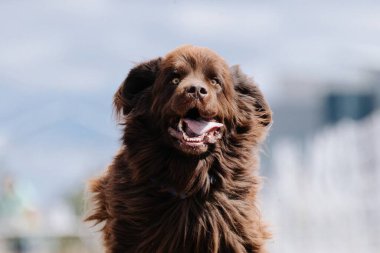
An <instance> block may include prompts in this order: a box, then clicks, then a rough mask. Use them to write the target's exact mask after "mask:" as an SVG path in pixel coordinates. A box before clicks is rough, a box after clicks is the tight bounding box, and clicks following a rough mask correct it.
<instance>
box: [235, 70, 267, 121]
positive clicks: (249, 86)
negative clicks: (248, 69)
mask: <svg viewBox="0 0 380 253" xmlns="http://www.w3.org/2000/svg"><path fill="white" fill-rule="evenodd" d="M230 71H231V74H232V78H233V82H234V89H235V91H236V92H237V94H238V96H239V102H240V105H239V107H240V108H239V109H241V110H244V111H246V112H248V113H249V112H252V113H253V114H254V116H255V118H256V119H257V122H258V124H259V125H260V126H262V127H264V128H268V127H269V126H270V125H271V124H272V111H271V109H270V107H269V105H268V103H267V102H266V100H265V99H264V96H263V94H262V93H261V91H260V89H259V88H258V87H257V85H256V84H255V82H254V81H253V80H252V79H251V78H249V77H248V76H247V75H246V74H244V73H243V72H242V71H241V69H240V67H239V66H238V65H234V66H232V67H231V68H230ZM252 109H253V110H252Z"/></svg>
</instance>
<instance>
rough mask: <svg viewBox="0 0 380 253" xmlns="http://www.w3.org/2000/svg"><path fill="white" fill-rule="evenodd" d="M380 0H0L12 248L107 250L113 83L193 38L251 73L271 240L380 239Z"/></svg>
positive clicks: (63, 252) (3, 203) (370, 246)
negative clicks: (98, 189) (95, 187)
mask: <svg viewBox="0 0 380 253" xmlns="http://www.w3.org/2000/svg"><path fill="white" fill-rule="evenodd" d="M379 13H380V2H379V1H370V0H361V1H354V0H345V1H343V0H342V1H341V0H320V1H294V0H288V1H281V0H278V1H276V0H267V1H248V0H247V1H217V0H204V1H200V0H199V1H185V0H176V1H174V0H171V1H168V0H166V1H121V0H110V1H105V0H91V1H90V0H66V1H47V0H41V1H39V0H33V1H31V0H28V1H26V0H19V1H10V0H1V1H0V252H1V253H45V252H49V253H79V252H80V253H86V252H91V253H97V252H103V251H102V249H101V243H100V241H99V233H96V229H92V228H91V227H90V225H89V224H84V223H83V221H82V220H83V216H84V211H85V205H86V199H87V197H86V193H85V188H86V182H87V181H88V179H89V178H91V177H94V176H96V175H100V174H101V172H102V171H103V170H104V168H105V167H106V166H107V164H108V163H109V162H110V161H111V159H112V157H113V155H114V154H115V152H116V151H117V149H118V146H119V136H120V128H119V127H118V126H117V125H116V122H115V120H114V118H113V115H112V96H113V93H114V92H115V90H116V89H117V87H118V85H119V84H120V83H121V82H122V80H123V79H124V78H125V76H126V75H127V73H128V70H129V69H130V68H131V67H132V66H133V65H134V64H135V63H138V62H141V61H144V60H149V59H151V58H154V57H157V56H162V55H164V54H165V53H167V52H168V51H170V50H171V49H173V48H175V47H177V46H179V45H181V44H195V45H201V46H206V47H209V48H212V49H213V50H215V51H216V52H218V53H219V54H220V55H222V56H223V57H224V58H225V59H226V60H227V61H228V62H229V63H230V64H231V65H232V64H240V65H241V67H242V69H243V70H244V71H245V72H246V73H247V74H249V75H250V76H253V77H254V79H255V80H256V82H257V83H258V84H259V85H260V87H261V89H262V91H263V92H264V93H265V95H266V97H267V99H268V101H269V102H270V104H271V106H272V109H273V111H274V125H273V127H272V129H271V133H270V136H269V138H268V140H267V141H266V144H265V146H264V147H263V152H262V154H261V157H262V158H261V160H262V167H261V174H262V175H263V176H264V185H263V190H262V193H261V196H260V198H261V203H262V204H261V206H262V209H263V210H262V211H263V214H264V217H265V219H266V220H268V221H269V222H270V223H271V230H272V231H273V234H274V236H273V239H272V240H270V241H269V243H268V247H269V249H270V252H273V253H280V252H281V253H298V252H299V253H301V252H302V253H320V252H324V253H330V252H331V253H340V252H342V253H343V252H344V253H350V252H352V253H354V252H355V253H356V252H363V253H375V252H379V248H380V111H379V106H380V15H379Z"/></svg>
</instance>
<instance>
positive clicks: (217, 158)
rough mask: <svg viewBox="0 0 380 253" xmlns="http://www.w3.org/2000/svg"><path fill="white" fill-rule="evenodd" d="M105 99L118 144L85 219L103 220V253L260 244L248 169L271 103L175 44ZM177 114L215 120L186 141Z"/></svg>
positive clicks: (215, 60) (202, 51)
mask: <svg viewBox="0 0 380 253" xmlns="http://www.w3.org/2000/svg"><path fill="white" fill-rule="evenodd" d="M114 103H115V108H116V111H117V113H118V114H119V118H120V121H121V124H123V125H124V126H125V128H124V135H123V137H122V141H123V144H122V147H121V149H120V151H119V153H118V154H117V155H116V157H115V159H114V161H113V163H112V164H111V165H110V166H109V168H108V170H107V171H106V173H105V174H104V175H103V176H102V177H101V178H98V179H96V180H94V181H93V182H92V184H91V190H92V191H93V192H94V193H95V203H96V208H95V209H94V210H93V214H92V215H91V216H89V217H88V219H87V220H94V221H96V222H97V223H101V222H103V224H104V227H103V229H102V230H103V234H104V241H105V248H106V252H107V253H132V252H138V253H152V252H160V253H173V252H178V253H187V252H188V253H190V252H191V253H194V252H199V253H205V252H213V253H230V252H231V253H233V252H239V253H240V252H241V253H243V252H251V253H257V252H260V253H262V252H264V246H263V245H264V241H265V240H266V239H267V238H268V237H269V234H268V232H267V231H266V228H265V225H264V224H263V222H262V220H261V216H260V213H259V211H258V208H257V207H256V205H255V201H256V194H257V191H258V188H259V183H260V180H259V177H258V176H257V173H256V170H257V166H258V162H257V161H258V154H257V153H258V149H259V144H260V143H261V142H262V140H263V139H264V137H265V135H266V132H267V128H268V126H269V125H270V123H271V111H270V108H269V106H268V104H267V103H266V101H265V100H264V98H263V95H262V94H261V92H260V90H259V89H258V87H257V86H256V85H255V83H254V82H253V81H252V80H251V79H249V78H248V77H247V76H246V75H245V74H243V73H242V72H241V71H240V69H239V67H238V66H234V67H231V68H229V67H228V66H227V64H226V63H225V62H224V60H223V59H222V58H221V57H219V56H218V55H216V54H215V53H214V52H212V51H211V50H209V49H206V48H201V47H195V46H183V47H180V48H177V49H175V50H174V51H172V52H170V53H169V54H168V55H166V56H165V57H163V58H158V59H154V60H151V61H148V62H144V63H142V64H139V65H137V66H136V67H134V68H133V69H132V70H131V71H130V72H129V75H128V77H127V78H126V80H125V81H124V82H123V83H122V85H121V86H120V88H119V90H118V91H117V92H116V94H115V99H114ZM185 118H191V119H193V120H201V119H202V120H205V121H210V122H214V123H215V122H219V123H223V127H216V128H214V129H213V130H210V132H208V133H207V134H209V136H208V137H204V139H203V140H202V141H200V142H197V143H198V144H192V142H186V141H185V140H184V139H183V138H184V137H182V132H180V131H179V130H178V129H179V127H178V124H179V122H181V119H185ZM197 122H202V121H197ZM202 124H203V123H202ZM204 124H205V123H204ZM208 124H209V123H208ZM170 128H172V130H170V131H168V129H170ZM188 128H189V126H187V129H188ZM193 128H194V127H193ZM215 129H216V130H215ZM186 131H187V132H188V131H189V130H186ZM178 133H180V134H179V135H178ZM183 136H185V135H183Z"/></svg>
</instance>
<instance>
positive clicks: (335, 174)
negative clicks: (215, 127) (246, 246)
mask: <svg viewBox="0 0 380 253" xmlns="http://www.w3.org/2000/svg"><path fill="white" fill-rule="evenodd" d="M270 159H272V160H273V162H274V165H273V166H272V168H271V169H272V170H273V174H272V176H270V177H268V178H267V179H265V186H264V191H263V197H262V201H263V206H264V208H263V209H264V211H263V212H264V215H265V217H266V219H267V220H269V221H270V223H271V228H272V231H273V233H274V236H273V240H272V241H271V242H270V243H269V248H270V249H271V250H270V252H272V253H301V252H302V253H351V252H352V253H358V252H361V253H378V252H380V112H377V113H375V114H373V115H371V116H370V117H368V118H366V119H365V120H363V121H360V122H355V121H350V120H345V121H342V122H340V123H338V124H337V125H335V126H330V127H326V128H324V129H321V131H320V132H319V133H317V134H316V135H315V136H314V137H313V138H310V139H308V140H307V141H306V142H304V143H302V144H300V143H297V142H296V141H294V140H290V139H288V140H285V139H284V140H282V141H279V142H277V143H276V144H275V145H274V149H273V151H272V153H271V157H270Z"/></svg>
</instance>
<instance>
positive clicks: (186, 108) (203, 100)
mask: <svg viewBox="0 0 380 253" xmlns="http://www.w3.org/2000/svg"><path fill="white" fill-rule="evenodd" d="M114 104H115V108H116V111H117V112H118V114H119V115H121V118H122V119H124V121H123V123H124V124H126V125H127V126H129V125H132V124H133V121H135V120H136V118H139V117H140V118H141V119H142V122H145V124H149V125H145V126H144V125H142V124H140V125H139V127H141V128H149V129H153V131H141V134H144V135H147V134H152V132H154V133H155V134H156V136H159V138H160V140H162V141H163V143H165V144H166V145H169V146H172V147H175V148H176V149H177V150H180V151H181V152H183V153H185V154H188V155H200V154H204V153H206V152H208V151H211V150H214V149H215V147H217V146H220V145H226V143H224V144H221V143H220V142H223V141H224V142H231V141H232V142H233V141H238V139H239V135H241V136H240V137H241V138H243V139H247V138H248V137H249V136H250V137H251V140H252V141H253V142H259V141H260V140H261V139H262V138H263V136H264V135H265V132H266V128H267V126H268V125H269V124H270V123H271V112H270V109H269V107H268V105H267V103H266V102H265V100H264V98H263V96H262V94H261V92H260V91H259V90H258V88H257V86H256V85H255V84H254V83H253V82H252V80H250V79H248V78H247V77H246V76H245V75H244V74H243V73H242V72H241V71H240V69H239V68H238V67H232V68H229V67H228V65H227V64H226V62H225V61H224V60H223V59H222V58H221V57H220V56H218V55H217V54H216V53H214V52H213V51H211V50H209V49H207V48H202V47H195V46H182V47H179V48H177V49H175V50H174V51H172V52H170V53H169V54H167V55H166V56H165V57H163V58H157V59H154V60H151V61H148V62H144V63H142V64H139V65H137V66H136V67H134V68H133V69H132V70H131V71H130V73H129V75H128V77H127V78H126V80H125V81H124V82H123V84H122V85H121V86H120V88H119V90H118V91H117V92H116V94H115V100H114ZM127 128H128V127H127ZM133 134H134V135H136V134H139V132H138V131H133ZM244 136H245V137H244ZM247 136H248V137H247ZM127 137H128V136H127Z"/></svg>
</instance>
